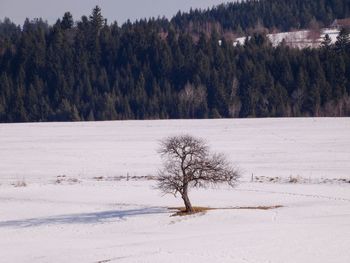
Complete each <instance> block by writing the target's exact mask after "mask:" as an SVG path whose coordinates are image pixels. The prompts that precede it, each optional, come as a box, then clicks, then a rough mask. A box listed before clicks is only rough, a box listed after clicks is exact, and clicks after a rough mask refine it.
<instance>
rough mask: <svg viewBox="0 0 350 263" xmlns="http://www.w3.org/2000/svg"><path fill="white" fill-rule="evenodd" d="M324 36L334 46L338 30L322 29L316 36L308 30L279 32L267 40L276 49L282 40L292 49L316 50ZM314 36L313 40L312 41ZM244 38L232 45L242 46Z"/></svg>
mask: <svg viewBox="0 0 350 263" xmlns="http://www.w3.org/2000/svg"><path fill="white" fill-rule="evenodd" d="M326 34H328V35H329V37H330V39H331V42H332V43H333V44H334V43H335V42H336V41H337V36H338V35H339V30H338V29H332V28H323V29H321V30H320V32H319V34H318V36H317V33H316V32H315V33H312V32H311V31H310V30H299V31H290V32H281V33H273V34H267V35H266V36H267V38H268V39H269V40H270V41H271V43H272V45H273V46H274V47H277V46H278V45H279V44H281V43H282V41H283V40H284V41H285V42H286V44H287V45H288V46H291V47H294V48H299V49H302V48H308V47H310V48H317V47H319V46H320V44H321V43H322V41H323V39H324V37H325V36H326ZM312 35H314V37H315V39H313V37H312ZM245 39H246V37H239V38H237V39H236V40H235V42H234V45H237V44H238V43H239V44H240V45H243V44H244V42H245Z"/></svg>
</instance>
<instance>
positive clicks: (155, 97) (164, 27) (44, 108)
mask: <svg viewBox="0 0 350 263" xmlns="http://www.w3.org/2000/svg"><path fill="white" fill-rule="evenodd" d="M284 2H285V1H268V0H266V1H247V2H242V3H235V4H227V5H221V6H218V7H216V8H214V9H212V10H207V11H199V10H197V11H191V12H190V13H189V14H178V15H176V16H175V17H174V18H173V19H172V20H171V21H168V20H166V19H150V20H148V21H146V20H141V21H137V22H135V23H130V22H129V23H125V24H123V25H122V26H119V25H117V24H116V23H112V24H106V23H105V20H104V18H103V15H102V12H101V10H100V8H99V7H96V8H95V9H94V10H93V11H92V13H91V15H90V16H89V17H87V16H83V17H82V18H81V19H80V20H78V21H74V20H73V18H72V16H71V14H70V13H69V12H67V13H65V14H64V16H63V17H62V18H61V19H58V20H57V22H56V23H55V24H54V25H52V26H51V25H48V24H46V23H45V22H43V21H42V20H40V19H38V20H35V21H29V20H26V21H25V23H24V25H23V27H22V28H20V27H17V26H16V25H14V24H13V23H11V21H10V20H9V19H5V20H4V21H3V22H2V23H0V122H28V121H30V122H33V121H79V120H83V121H92V120H117V119H178V118H237V117H239V118H246V117H300V116H349V115H350V99H349V93H350V52H349V47H350V41H349V32H348V30H346V29H343V30H341V31H340V34H339V36H338V38H337V40H336V42H335V43H332V41H329V40H324V41H322V45H321V48H318V49H312V50H310V49H305V50H298V49H294V48H290V47H289V46H288V45H283V44H281V45H278V46H276V45H272V44H271V43H270V40H269V39H268V37H266V36H265V33H266V32H265V31H266V30H267V31H273V30H276V28H277V29H281V30H282V29H286V28H289V29H290V28H291V27H294V24H293V23H291V22H290V23H289V22H288V19H286V20H285V21H284V20H283V21H284V22H286V21H287V22H288V25H289V26H282V25H279V24H278V23H277V21H279V20H278V19H277V18H278V17H276V19H277V20H276V21H275V20H274V21H275V22H274V24H271V25H270V24H267V23H265V22H264V23H260V24H259V26H258V27H257V29H259V30H255V29H252V28H250V26H248V25H247V26H246V27H245V28H242V27H241V29H240V30H238V29H235V28H233V27H227V30H226V29H225V27H224V26H223V25H221V24H220V23H221V22H220V19H221V18H223V17H226V16H227V17H226V18H225V20H223V21H231V22H233V21H235V20H234V19H233V17H239V16H240V15H238V13H239V14H242V15H243V14H244V16H246V21H250V19H255V21H260V20H259V17H258V18H257V20H256V17H255V16H256V12H258V11H259V10H260V9H261V8H263V7H264V8H267V7H271V8H272V6H274V5H276V6H277V7H279V6H280V4H281V3H284ZM287 2H288V3H289V4H287V3H286V6H285V8H287V9H288V10H289V11H290V12H292V13H293V14H295V15H293V18H294V19H295V20H296V21H299V22H298V23H300V25H299V26H298V28H302V27H303V26H304V25H306V21H307V22H310V23H311V24H313V25H315V23H318V24H321V23H324V24H327V23H328V22H329V21H333V18H344V17H346V16H348V15H349V14H348V4H349V1H339V0H337V1H335V0H334V1H333V0H332V1H324V0H318V1H297V0H293V1H287ZM301 2H302V3H301ZM315 3H317V4H318V6H317V7H318V9H316V7H315ZM270 5H272V6H270ZM248 7H249V8H248ZM250 7H252V8H250ZM277 7H275V8H277ZM321 7H322V8H321ZM236 9H237V10H238V11H237V10H236ZM319 9H320V10H321V11H322V10H323V9H325V10H326V14H327V16H326V17H327V19H328V20H324V21H323V20H317V19H321V18H319V16H315V15H316V13H315V12H316V11H317V12H318V11H319ZM257 10H258V11H257ZM219 11H220V12H219ZM241 11H242V12H241ZM243 11H244V12H243ZM217 12H219V13H220V14H222V16H221V15H220V16H219V18H220V19H219V18H215V17H216V16H215V15H214V14H217ZM265 13H269V14H270V15H271V16H272V17H275V13H274V12H268V11H266V12H265ZM321 13H322V12H321ZM191 14H192V16H191ZM194 14H196V15H194ZM209 14H211V15H209ZM224 14H226V16H225V15H224ZM259 14H260V13H259ZM263 14H264V13H263V12H262V13H261V15H263ZM306 14H309V16H307V17H309V18H310V19H306V20H305V17H304V16H305V15H306ZM229 15H231V16H232V17H231V16H229ZM212 16H213V17H214V18H215V19H214V18H213V17H212ZM196 17H201V18H202V19H203V21H207V22H208V23H205V25H206V27H204V29H203V27H202V26H200V27H194V25H195V24H196V23H197V22H196ZM179 18H181V19H180V20H181V21H187V22H189V24H188V25H192V26H190V27H189V26H187V25H186V24H183V25H182V22H181V23H180V22H179ZM213 19H214V20H213ZM304 20H305V21H304ZM261 21H264V20H261ZM302 21H304V22H303V23H302ZM218 23H219V24H218ZM215 25H218V27H216V26H215ZM235 25H236V23H235ZM267 27H271V28H267ZM195 28H197V29H198V30H197V29H195ZM235 30H236V31H235ZM242 32H243V33H244V32H245V33H246V34H249V33H250V36H251V38H250V41H249V42H248V43H246V44H244V45H241V46H234V45H232V44H233V40H232V41H231V38H230V37H227V36H230V34H237V35H238V34H239V33H241V34H242ZM219 43H221V44H219Z"/></svg>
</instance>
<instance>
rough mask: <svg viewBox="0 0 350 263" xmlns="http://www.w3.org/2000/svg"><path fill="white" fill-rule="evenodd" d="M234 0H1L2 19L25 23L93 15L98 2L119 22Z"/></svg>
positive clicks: (169, 15)
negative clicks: (69, 16)
mask: <svg viewBox="0 0 350 263" xmlns="http://www.w3.org/2000/svg"><path fill="white" fill-rule="evenodd" d="M228 1H230V0H0V19H4V18H5V17H9V18H10V19H11V20H12V21H13V22H15V23H16V24H20V25H22V24H23V22H24V20H25V18H26V17H28V18H30V19H33V18H38V17H41V18H43V19H44V20H47V21H48V22H49V23H50V24H52V23H54V22H55V21H56V20H57V19H58V18H61V17H62V16H63V14H64V12H66V11H70V12H71V13H72V14H73V17H74V20H80V18H81V16H82V15H87V16H88V15H89V14H90V13H91V10H92V8H93V7H94V6H96V5H99V6H100V7H101V8H102V14H103V16H104V17H105V18H107V19H108V23H111V22H113V21H118V23H119V24H121V23H123V22H125V21H126V20H127V19H128V18H129V19H130V20H131V21H134V20H135V19H139V18H145V17H147V18H148V17H152V16H153V17H158V16H161V17H162V16H166V17H168V18H170V17H172V16H173V15H175V14H176V13H177V11H178V10H181V11H188V10H189V9H190V8H191V7H193V8H207V7H212V6H213V5H217V4H220V3H226V2H228Z"/></svg>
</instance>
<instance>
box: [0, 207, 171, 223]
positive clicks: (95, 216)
mask: <svg viewBox="0 0 350 263" xmlns="http://www.w3.org/2000/svg"><path fill="white" fill-rule="evenodd" d="M162 213H168V209H166V208H161V207H148V208H140V209H130V210H116V211H103V212H96V213H83V214H70V215H60V216H50V217H42V218H29V219H22V220H11V221H2V222H0V227H36V226H42V225H55V224H94V223H103V222H104V221H108V220H112V219H123V218H126V217H133V216H141V215H151V214H162Z"/></svg>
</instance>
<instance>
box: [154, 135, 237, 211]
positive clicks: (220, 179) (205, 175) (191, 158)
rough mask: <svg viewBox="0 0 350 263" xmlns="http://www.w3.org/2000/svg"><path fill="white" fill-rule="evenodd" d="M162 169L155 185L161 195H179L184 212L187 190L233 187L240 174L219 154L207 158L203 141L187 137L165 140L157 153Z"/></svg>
mask: <svg viewBox="0 0 350 263" xmlns="http://www.w3.org/2000/svg"><path fill="white" fill-rule="evenodd" d="M158 152H159V153H160V155H161V157H162V158H163V169H162V170H160V171H159V173H158V185H157V188H159V189H160V190H161V191H162V192H163V193H168V194H174V195H176V194H177V193H179V194H181V197H182V198H183V200H184V202H185V205H186V209H187V210H191V209H192V207H191V204H190V201H189V199H188V187H189V186H190V187H207V186H211V185H215V184H220V183H227V184H228V185H230V186H235V184H236V182H237V180H238V178H239V177H240V173H239V171H238V170H237V169H235V168H233V167H232V166H231V165H230V163H229V162H228V161H227V158H226V157H225V156H224V155H223V154H210V152H209V149H208V146H207V144H206V143H205V141H204V140H202V139H199V138H195V137H193V136H190V135H182V136H174V137H168V138H165V139H164V140H162V141H161V142H160V148H159V150H158Z"/></svg>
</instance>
